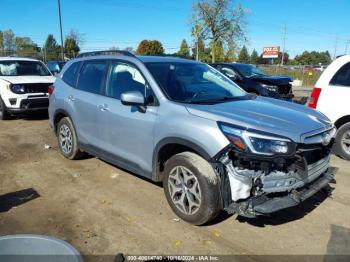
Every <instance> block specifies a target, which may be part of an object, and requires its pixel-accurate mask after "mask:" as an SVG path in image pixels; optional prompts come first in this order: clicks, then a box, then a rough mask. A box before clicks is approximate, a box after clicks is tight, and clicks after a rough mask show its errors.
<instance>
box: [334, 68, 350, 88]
mask: <svg viewBox="0 0 350 262" xmlns="http://www.w3.org/2000/svg"><path fill="white" fill-rule="evenodd" d="M330 84H331V85H339V86H350V63H347V64H346V65H344V66H343V67H341V68H340V69H339V71H338V72H337V73H336V74H335V75H334V76H333V78H332V80H331V82H330Z"/></svg>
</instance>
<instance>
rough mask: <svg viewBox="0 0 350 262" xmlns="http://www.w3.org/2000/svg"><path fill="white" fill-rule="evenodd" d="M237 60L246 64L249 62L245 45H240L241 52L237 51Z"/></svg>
mask: <svg viewBox="0 0 350 262" xmlns="http://www.w3.org/2000/svg"><path fill="white" fill-rule="evenodd" d="M238 62H239V63H244V64H248V63H249V62H250V57H249V54H248V50H247V48H246V47H245V46H243V47H242V49H241V52H240V53H239V56H238Z"/></svg>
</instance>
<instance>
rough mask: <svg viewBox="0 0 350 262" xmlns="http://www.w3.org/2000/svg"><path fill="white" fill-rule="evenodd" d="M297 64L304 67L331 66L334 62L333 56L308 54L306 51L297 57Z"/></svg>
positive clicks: (320, 53) (318, 53) (315, 53)
mask: <svg viewBox="0 0 350 262" xmlns="http://www.w3.org/2000/svg"><path fill="white" fill-rule="evenodd" d="M294 60H295V62H296V63H297V64H302V65H317V64H330V63H331V62H332V58H331V55H330V54H329V52H328V51H326V52H316V51H312V52H308V51H304V52H303V53H302V54H301V55H297V56H296V57H295V58H294Z"/></svg>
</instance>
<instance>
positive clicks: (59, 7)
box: [58, 0, 64, 60]
mask: <svg viewBox="0 0 350 262" xmlns="http://www.w3.org/2000/svg"><path fill="white" fill-rule="evenodd" d="M58 17H59V20H60V32H61V58H62V60H64V52H63V33H62V18H61V1H60V0H58Z"/></svg>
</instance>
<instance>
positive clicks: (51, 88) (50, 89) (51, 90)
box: [48, 85, 55, 95]
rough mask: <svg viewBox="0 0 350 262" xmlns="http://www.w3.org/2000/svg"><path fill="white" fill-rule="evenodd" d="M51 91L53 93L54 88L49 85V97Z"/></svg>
mask: <svg viewBox="0 0 350 262" xmlns="http://www.w3.org/2000/svg"><path fill="white" fill-rule="evenodd" d="M53 91H55V86H54V85H50V86H49V90H48V93H49V95H52V94H53Z"/></svg>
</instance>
